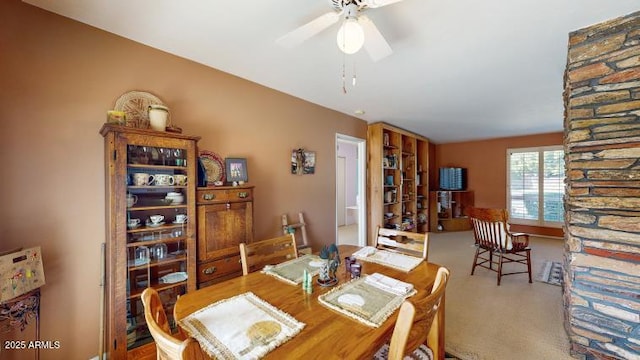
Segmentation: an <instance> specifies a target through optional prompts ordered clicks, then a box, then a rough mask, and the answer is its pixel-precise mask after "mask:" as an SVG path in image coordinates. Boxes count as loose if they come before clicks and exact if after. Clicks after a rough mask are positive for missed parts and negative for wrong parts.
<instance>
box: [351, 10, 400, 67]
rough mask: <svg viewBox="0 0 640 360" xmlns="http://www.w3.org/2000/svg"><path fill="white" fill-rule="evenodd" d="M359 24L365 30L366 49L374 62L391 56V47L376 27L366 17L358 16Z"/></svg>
mask: <svg viewBox="0 0 640 360" xmlns="http://www.w3.org/2000/svg"><path fill="white" fill-rule="evenodd" d="M358 22H359V23H360V25H362V29H363V30H364V48H365V50H367V53H369V56H370V57H371V59H372V60H373V61H378V60H380V59H382V58H384V57H387V56H389V55H391V53H392V52H393V51H392V50H391V46H389V44H388V43H387V40H385V39H384V36H382V34H381V33H380V31H378V28H377V27H376V25H375V24H374V23H373V21H371V19H369V18H368V17H367V16H366V15H360V16H358Z"/></svg>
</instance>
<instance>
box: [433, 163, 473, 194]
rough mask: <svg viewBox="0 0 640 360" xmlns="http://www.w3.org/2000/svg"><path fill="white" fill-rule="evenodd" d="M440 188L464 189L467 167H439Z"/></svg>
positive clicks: (465, 187)
mask: <svg viewBox="0 0 640 360" xmlns="http://www.w3.org/2000/svg"><path fill="white" fill-rule="evenodd" d="M439 175H440V190H466V189H467V169H464V168H456V167H445V168H440V174H439Z"/></svg>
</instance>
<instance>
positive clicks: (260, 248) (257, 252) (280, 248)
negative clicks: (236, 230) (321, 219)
mask: <svg viewBox="0 0 640 360" xmlns="http://www.w3.org/2000/svg"><path fill="white" fill-rule="evenodd" d="M297 257H298V250H297V249H296V238H295V235H293V234H287V235H283V236H279V237H276V238H273V239H267V240H262V241H256V242H252V243H249V244H245V243H240V260H241V261H242V275H248V274H249V273H250V272H253V271H256V270H260V269H262V268H263V267H264V266H265V265H274V264H278V263H281V262H283V261H287V260H291V259H295V258H297Z"/></svg>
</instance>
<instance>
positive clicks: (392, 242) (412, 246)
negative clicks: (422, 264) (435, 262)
mask: <svg viewBox="0 0 640 360" xmlns="http://www.w3.org/2000/svg"><path fill="white" fill-rule="evenodd" d="M376 234H377V236H376V247H377V248H378V249H386V250H390V251H396V252H400V253H403V254H407V255H412V256H417V257H421V258H423V259H425V260H427V259H428V257H429V233H426V232H425V233H420V232H412V231H400V230H394V229H387V228H384V227H380V226H378V230H377V231H376Z"/></svg>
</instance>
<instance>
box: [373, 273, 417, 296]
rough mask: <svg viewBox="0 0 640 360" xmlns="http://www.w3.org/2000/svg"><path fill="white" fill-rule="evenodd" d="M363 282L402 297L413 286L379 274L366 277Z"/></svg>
mask: <svg viewBox="0 0 640 360" xmlns="http://www.w3.org/2000/svg"><path fill="white" fill-rule="evenodd" d="M364 281H365V282H366V283H367V284H370V285H373V286H376V287H378V288H380V289H382V290H385V291H388V292H391V293H394V294H398V295H404V294H407V293H408V292H409V291H411V290H413V284H410V283H406V282H404V281H400V280H398V279H394V278H392V277H389V276H386V275H382V274H380V273H373V274H371V275H368V276H367V277H366V278H365V280H364Z"/></svg>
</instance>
